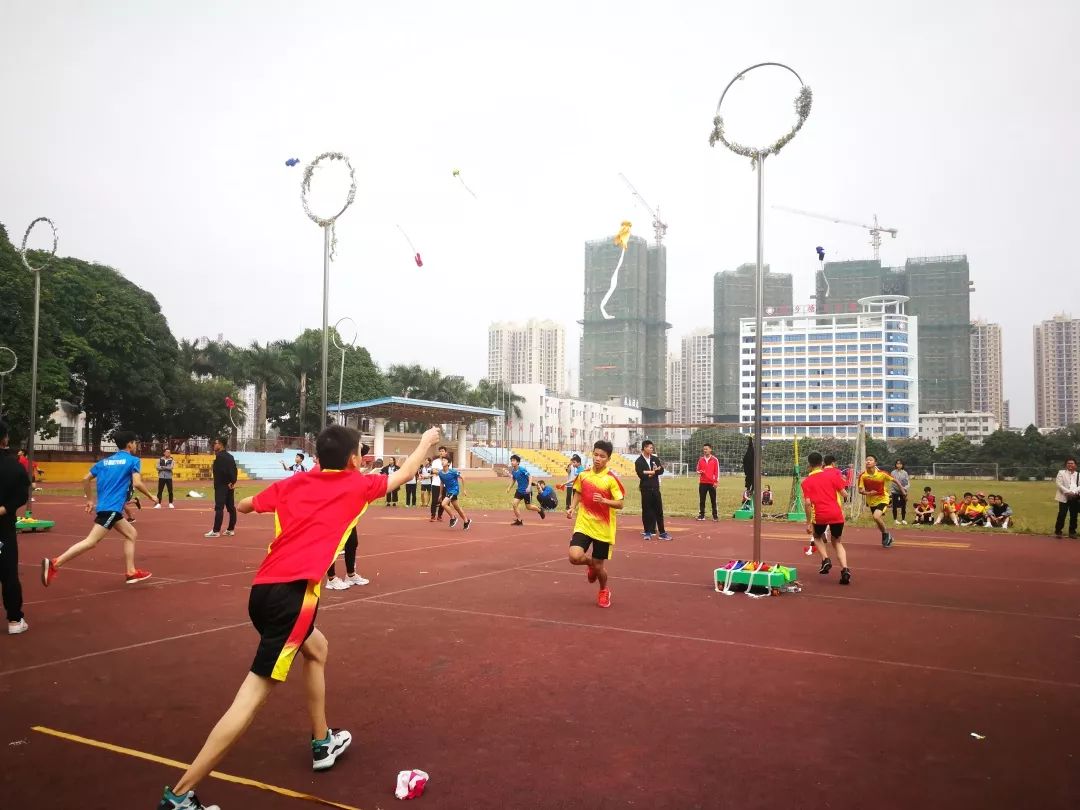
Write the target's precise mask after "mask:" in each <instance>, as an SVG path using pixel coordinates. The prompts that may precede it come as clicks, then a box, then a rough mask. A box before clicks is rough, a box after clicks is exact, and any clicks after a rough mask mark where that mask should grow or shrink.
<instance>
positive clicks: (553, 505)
mask: <svg viewBox="0 0 1080 810" xmlns="http://www.w3.org/2000/svg"><path fill="white" fill-rule="evenodd" d="M536 502H537V503H538V504H540V505H541V506H542V507H543V508H544V509H558V508H559V499H558V498H552V499H551V500H550V501H545V500H544V499H543V498H537V500H536Z"/></svg>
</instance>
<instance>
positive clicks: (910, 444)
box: [883, 439, 934, 470]
mask: <svg viewBox="0 0 1080 810" xmlns="http://www.w3.org/2000/svg"><path fill="white" fill-rule="evenodd" d="M889 449H890V450H891V451H892V454H891V458H892V459H893V460H894V461H896V460H901V461H903V462H904V466H905V467H906V468H907V469H908V470H912V469H921V468H926V469H927V470H929V469H930V467H931V465H932V464H933V463H934V446H933V445H932V444H930V442H929V441H928V440H927V439H898V440H896V441H895V442H893V443H892V444H891V445H890V446H889ZM883 463H884V460H883Z"/></svg>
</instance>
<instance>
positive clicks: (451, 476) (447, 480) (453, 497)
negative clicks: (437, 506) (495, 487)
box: [439, 459, 472, 531]
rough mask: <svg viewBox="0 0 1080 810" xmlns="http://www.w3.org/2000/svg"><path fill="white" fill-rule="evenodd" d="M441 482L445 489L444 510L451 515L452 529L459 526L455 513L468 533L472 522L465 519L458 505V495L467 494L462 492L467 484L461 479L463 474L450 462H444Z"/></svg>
mask: <svg viewBox="0 0 1080 810" xmlns="http://www.w3.org/2000/svg"><path fill="white" fill-rule="evenodd" d="M439 480H440V481H441V482H442V487H443V499H442V508H443V509H445V510H446V511H447V512H449V513H450V528H451V529H452V528H454V527H455V526H457V522H458V519H457V518H456V517H454V512H457V513H458V515H459V516H460V517H461V519H462V521H463V523H462V526H461V528H462V530H464V531H468V529H469V527H470V526H472V521H471V520H469V519H468V518H467V517H465V513H464V512H462V511H461V506H459V505H458V502H457V499H458V495H461V496H463V497H464V495H465V492H464V490H462V488H461V485H462V484H463V483H465V479H463V478H462V477H461V473H460V472H458V471H457V470H455V469H454V468H453V467H451V466H450V460H449V459H446V460H444V461H443V466H442V469H441V470H439Z"/></svg>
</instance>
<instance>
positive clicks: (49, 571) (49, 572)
mask: <svg viewBox="0 0 1080 810" xmlns="http://www.w3.org/2000/svg"><path fill="white" fill-rule="evenodd" d="M56 574H57V568H56V563H54V562H53V561H52V560H51V559H49V558H48V557H46V558H45V559H44V560H42V561H41V584H42V585H44V586H45V587H46V588H48V587H49V583H51V582H52V581H53V580H54V579H56Z"/></svg>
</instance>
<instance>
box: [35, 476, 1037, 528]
mask: <svg viewBox="0 0 1080 810" xmlns="http://www.w3.org/2000/svg"><path fill="white" fill-rule="evenodd" d="M624 483H626V484H627V493H626V494H627V504H626V509H625V510H624V514H633V515H637V514H640V508H639V505H640V500H639V498H638V494H637V487H636V482H624ZM766 483H767V484H769V485H770V486H771V487H772V490H773V493H774V500H775V503H776V506H773V507H766V509H765V512H766V514H768V513H772V512H776V513H779V512H782V511H786V507H787V503H788V499H789V497H790V495H791V480H790V479H789V478H783V479H781V478H771V479H766ZM508 485H509V483H508V481H507V479H505V478H500V479H496V480H493V479H479V480H476V481H472V482H470V481H468V480H466V482H465V492H466V496H465V497H464V498H463V499H462V501H461V504H462V507H463V508H464V509H465V511H466V513H468V512H469V511H470V510H473V511H476V510H484V511H487V512H490V511H491V510H506V511H507V512H509V510H510V495H509V494H508V493H507V487H508ZM927 485H929V486H931V487H933V490H934V494H935V495H937V497H938V502H939V503H940V501H941V498H942V496H944V495H956V496H957V498H959V497H960V496H961V495H963V493H964V492H966V491H971V492H980V491H981V492H986V493H991V492H993V493H997V494H1000V495H1001V496H1002V497H1004V498H1005V501H1006V503H1008V504H1009V505H1010V506H1012V509H1013V513H1014V527H1013V528H1012V529H1010V531H1015V532H1017V533H1027V534H1052V533H1053V531H1054V518H1055V517H1056V515H1057V503H1056V502H1055V501H1054V485H1053V482H1051V481H1041V482H1039V481H985V480H963V479H957V480H937V481H924V480H920V479H912V486H911V495H912V496H916V495H918V496H921V495H922V490H923V487H924V486H927ZM265 486H266V485H265V484H263V483H260V482H247V483H243V484H241V485H240V486H238V487H237V489H236V497H237V500H239V499H241V498H245V497H247V496H248V495H254V494H255V493H256V492H259V491H260V490H262V489H264V488H265ZM154 487H156V484H153V483H152V484H151V489H154ZM192 489H194V490H198V491H200V492H203V493H205V494H206V496H207V498H206V500H207V502H208V503H210V504H212V502H213V488H212V487H211V486H210V485H209V484H205V483H199V484H191V483H179V482H178V484H177V487H176V496H177V500H186V499H187V498H186V495H187V492H188V491H189V490H192ZM663 493H664V513H665V514H666V515H669V516H671V517H695V516H696V515H697V509H698V490H697V479H696V478H666V479H664V483H663ZM48 494H50V495H81V494H82V490H81V489H79V488H77V487H74V486H73V487H70V488H68V487H56V488H50V489H49V490H48ZM558 494H559V498H560V502H561V501H562V497H563V494H564V493H562V492H560V493H558ZM741 497H742V479H741V478H736V477H727V478H723V479H721V481H720V487H719V490H718V492H717V509H718V510H719V512H720V518H721V519H722V520H727V519H731V515H732V513H733V512H734V511H735V510H736V509H738V507H739V503H740V500H741ZM399 502H400V504H401V505H399V506H398V507H397V508H398V509H403V508H404V506H403V505H404V503H405V492H404V491H402V492H401V494H400V496H399ZM376 508H382V506H381V504H376ZM706 508H708V507H706ZM889 516H890V519H887V520H886V523H890V524H891V512H890V513H889ZM913 520H914V507H913V504H911V503H909V507H908V521H909V523H911V522H912V521H913ZM855 525H857V526H868V525H870V519H869V518H868V517H867V516H866V515H865V512H864V514H863V516H862V517H860V518H859V519H858V520H857V521H855ZM908 528H911V529H914V530H916V531H919V530H925V529H927V528H929V527H919V526H909V527H908ZM933 528H934V530H935V531H941V530H947V531H954V532H969V531H985V530H983V529H969V528H963V529H961V528H957V527H955V526H945V525H944V524H943V525H941V526H935V527H933Z"/></svg>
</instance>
